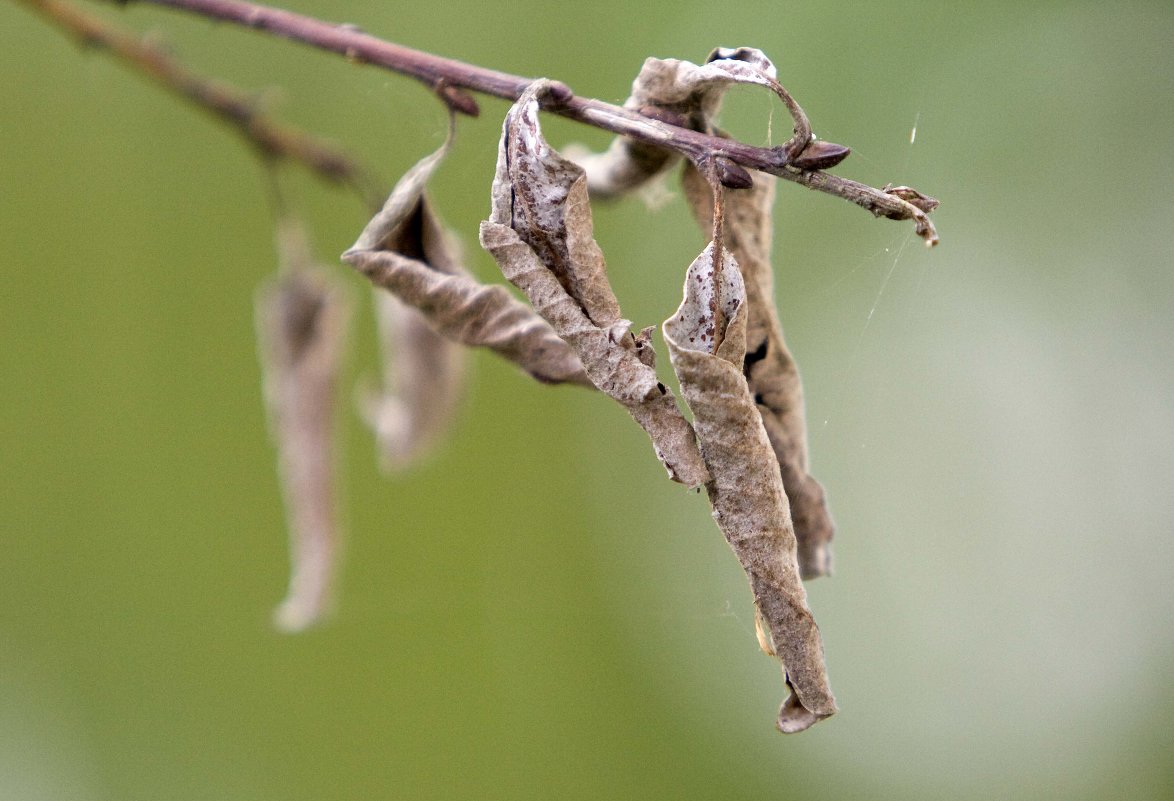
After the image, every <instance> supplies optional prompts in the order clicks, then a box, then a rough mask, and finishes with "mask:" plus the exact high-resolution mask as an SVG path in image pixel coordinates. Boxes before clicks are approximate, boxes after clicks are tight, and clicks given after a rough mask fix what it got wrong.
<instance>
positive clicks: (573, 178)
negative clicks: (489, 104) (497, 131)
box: [481, 81, 708, 487]
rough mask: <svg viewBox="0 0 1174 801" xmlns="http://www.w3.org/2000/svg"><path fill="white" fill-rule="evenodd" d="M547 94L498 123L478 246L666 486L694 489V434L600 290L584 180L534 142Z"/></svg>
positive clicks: (699, 471) (646, 347) (606, 289)
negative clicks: (623, 415) (626, 425)
mask: <svg viewBox="0 0 1174 801" xmlns="http://www.w3.org/2000/svg"><path fill="white" fill-rule="evenodd" d="M546 87H547V84H545V83H544V82H542V81H536V82H535V83H534V84H532V85H531V86H530V87H529V88H528V89H527V90H526V91H525V92H524V93H523V94H522V96H521V98H519V100H518V102H517V103H516V104H515V105H514V106H513V108H511V109H510V111H509V113H508V114H507V115H506V119H505V123H504V125H503V130H502V138H501V144H500V146H499V148H498V160H497V174H496V176H495V177H494V181H493V190H492V199H493V208H492V212H491V216H490V219H489V220H487V221H485V222H483V223H482V224H481V245H482V247H484V248H485V249H486V250H487V251H489V252H490V253H491V254H492V255H493V257H494V259H495V260H496V261H497V263H498V265H499V266H500V267H501V269H502V272H503V273H504V274H505V277H506V278H507V279H508V280H509V281H510V282H511V283H512V284H514V285H515V286H516V287H518V288H519V289H520V290H522V292H523V293H524V294H525V295H526V297H527V298H529V300H530V302H531V303H532V304H533V306H534V308H535V309H536V310H537V311H538V313H539V314H541V315H542V317H543V318H545V319H546V320H547V321H548V322H549V323H550V325H551V326H552V327H553V328H554V330H555V332H556V333H557V334H558V335H559V336H560V337H562V338H563V339H564V340H565V341H566V342H567V343H569V344H570V346H571V348H572V349H573V350H574V351H575V353H576V354H577V355H578V357H579V360H580V361H581V362H582V364H583V368H584V369H585V370H586V372H587V375H588V376H589V377H590V379H591V381H592V383H593V384H594V385H595V386H596V387H597V388H598V389H600V390H602V391H603V392H605V393H607V394H608V395H610V396H611V397H612V398H614V399H615V400H617V401H618V402H619V403H620V404H622V405H623V406H624V408H626V409H627V410H628V412H629V413H630V414H631V415H632V417H633V418H634V419H635V420H636V422H637V423H639V424H640V425H641V427H643V428H644V430H645V431H646V432H648V435H649V436H650V437H651V438H652V443H653V446H654V448H655V449H656V453H657V456H658V457H659V458H660V460H661V462H662V463H663V464H664V466H665V468H666V469H667V470H668V473H669V476H670V477H671V478H672V479H673V480H675V481H680V482H681V483H683V484H685V485H686V486H690V487H696V486H700V485H701V484H703V483H705V481H706V479H707V477H708V475H707V473H706V471H705V466H704V464H703V463H702V461H701V456H700V454H699V453H698V451H697V443H696V441H695V439H694V435H693V430H692V428H691V427H690V426H689V424H688V423H687V422H686V421H685V419H684V417H683V416H682V415H681V413H680V410H679V409H678V408H677V404H676V399H675V398H674V397H673V394H672V392H670V391H669V390H668V388H666V387H665V386H664V385H663V384H661V383H660V382H659V381H658V380H657V377H656V371H655V370H654V369H653V368H652V367H651V364H652V359H653V354H652V346H651V343H650V342H649V341H648V338H647V337H646V336H642V337H640V338H637V337H635V336H634V335H633V334H632V332H631V331H630V330H629V327H630V325H631V323H630V322H629V321H627V320H624V319H622V318H621V316H620V308H619V303H618V302H617V301H616V299H615V295H614V294H613V293H612V290H611V286H610V284H609V283H608V281H607V275H606V272H605V269H604V262H603V255H602V253H601V252H600V250H599V246H598V245H597V244H596V243H595V240H594V238H593V233H592V221H591V207H590V205H589V203H588V198H587V181H586V176H585V175H584V173H583V170H582V169H581V168H579V167H578V166H577V165H575V164H574V163H573V162H570V161H568V160H567V159H565V158H563V157H562V156H560V155H559V154H558V153H557V152H556V151H555V150H554V149H552V148H551V147H550V146H549V145H548V144H547V142H546V140H545V139H544V138H543V137H542V130H541V128H540V126H539V124H538V97H539V95H540V93H542V92H543V91H545V89H546Z"/></svg>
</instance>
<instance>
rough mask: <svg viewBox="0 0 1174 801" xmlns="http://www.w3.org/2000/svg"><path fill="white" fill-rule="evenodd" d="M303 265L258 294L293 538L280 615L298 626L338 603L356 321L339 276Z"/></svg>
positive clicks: (282, 621)
mask: <svg viewBox="0 0 1174 801" xmlns="http://www.w3.org/2000/svg"><path fill="white" fill-rule="evenodd" d="M297 262H303V263H301V264H300V265H298V264H297ZM287 264H289V262H288V261H287ZM295 265H297V266H290V267H289V269H286V270H285V271H283V272H282V274H281V275H280V276H278V277H277V278H276V279H274V280H273V281H272V282H270V283H268V284H266V285H263V286H262V287H261V290H260V291H259V293H258V297H257V334H258V346H259V347H258V351H259V355H260V358H261V366H262V370H263V373H264V388H265V400H266V407H267V409H268V412H269V423H270V432H271V435H272V438H273V440H274V443H275V445H276V446H277V451H278V473H279V476H280V478H281V485H282V494H283V497H284V500H285V509H286V517H287V521H288V528H289V538H290V562H291V570H290V579H289V589H288V591H287V593H286V597H285V600H284V601H282V603H281V604H280V606H278V608H277V609H276V610H275V612H274V618H273V619H274V623H275V624H276V626H277V627H278V628H280V629H282V630H284V631H288V632H295V631H301V630H303V629H305V628H308V627H309V626H311V625H313V624H315V623H317V622H319V621H320V620H321V618H322V617H323V615H324V614H325V613H326V611H327V609H328V606H329V603H330V600H331V598H330V595H331V587H332V585H333V579H334V573H335V564H336V562H337V559H338V550H339V547H340V541H341V535H340V531H339V527H338V522H337V520H336V512H335V494H334V492H335V490H334V484H335V478H334V407H335V400H336V395H337V390H338V382H339V371H340V368H341V365H342V358H343V353H344V351H345V346H346V334H347V326H348V322H349V319H350V303H349V300H348V298H347V296H346V293H345V291H344V290H343V289H342V288H341V287H340V286H339V285H337V284H336V283H334V281H333V279H332V278H331V277H330V275H329V273H327V272H326V271H324V270H320V269H318V268H314V267H311V266H308V265H306V264H305V263H304V260H302V259H298V260H296V261H295Z"/></svg>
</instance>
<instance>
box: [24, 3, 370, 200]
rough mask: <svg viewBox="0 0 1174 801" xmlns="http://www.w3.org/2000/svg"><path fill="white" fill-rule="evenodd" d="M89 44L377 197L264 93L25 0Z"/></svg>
mask: <svg viewBox="0 0 1174 801" xmlns="http://www.w3.org/2000/svg"><path fill="white" fill-rule="evenodd" d="M19 2H21V3H24V4H25V5H26V6H28V7H30V8H31V9H33V10H35V11H36V12H38V13H39V14H40V15H41V16H42V17H44V18H45V19H46V20H48V21H49V22H50V23H52V24H53V25H55V26H57V27H58V28H61V29H63V30H65V31H67V32H69V33H72V34H73V35H74V36H76V37H77V38H78V39H79V41H80V42H81V44H82V45H83V46H89V47H99V48H102V49H104V50H106V51H107V52H109V53H111V54H112V55H114V56H116V57H117V58H118V59H119V60H120V61H122V63H123V64H126V65H127V66H129V67H132V68H134V69H136V70H138V71H139V72H140V73H142V74H143V75H146V76H147V77H149V78H151V79H152V80H153V81H155V82H156V83H157V84H159V85H160V86H162V87H163V88H164V89H167V90H168V91H170V92H172V93H173V94H176V95H178V96H180V97H182V98H184V99H185V100H188V101H189V102H191V103H193V104H194V105H196V106H197V107H198V108H201V109H203V110H204V111H206V112H208V113H209V114H211V115H212V116H214V117H216V118H217V119H219V120H221V121H223V122H226V123H228V124H229V125H231V126H232V127H233V128H235V129H236V130H237V132H238V133H240V134H241V136H242V137H244V139H245V140H246V141H248V142H249V143H250V144H251V145H253V146H254V147H255V148H257V150H258V151H259V152H260V153H261V154H262V155H263V156H265V157H266V158H273V159H287V160H289V161H295V162H298V163H300V164H302V165H304V166H305V167H306V168H308V169H310V170H312V171H313V172H314V173H316V174H317V175H319V176H321V177H322V178H325V179H327V180H330V181H334V182H337V183H342V184H346V185H349V186H351V187H353V188H354V189H355V190H356V191H358V192H359V193H360V194H361V195H363V196H364V197H365V198H368V199H370V198H371V197H374V194H373V193H374V190H375V188H376V186H377V182H376V181H375V180H374V178H373V176H371V175H370V173H369V172H368V171H367V170H366V169H364V168H363V167H362V166H360V165H359V164H358V163H357V162H356V161H355V160H354V159H352V158H351V157H350V156H348V155H347V154H346V153H344V152H342V151H341V150H340V149H338V148H337V147H335V146H334V145H332V144H330V143H329V142H326V141H324V140H322V139H319V138H317V137H315V136H313V135H311V134H309V133H306V132H304V131H301V130H299V129H297V128H294V127H292V126H289V125H284V124H281V123H278V122H276V121H275V120H273V119H271V118H270V117H269V116H268V115H266V114H265V113H264V111H263V110H262V108H261V107H260V104H259V102H258V98H257V97H255V96H253V95H250V94H249V93H247V92H244V91H242V90H240V89H237V88H236V87H234V86H230V85H228V84H226V83H224V82H222V81H218V80H213V79H210V78H205V77H203V76H200V75H197V74H196V73H195V72H193V71H192V70H190V69H188V68H187V67H185V66H184V65H183V64H181V63H180V62H179V61H178V60H176V59H175V57H174V56H172V55H171V54H170V53H168V52H167V50H166V49H164V48H163V47H161V46H159V45H156V44H152V43H151V42H149V41H147V40H145V39H142V38H140V37H138V36H136V35H134V34H131V33H129V32H127V31H124V30H122V29H120V28H118V27H117V26H114V25H111V24H109V23H108V22H106V21H105V20H103V19H100V18H98V17H96V16H92V15H90V14H87V13H85V12H83V11H81V10H79V9H77V8H76V7H74V6H73V5H72V4H71V3H68V2H62V0H19Z"/></svg>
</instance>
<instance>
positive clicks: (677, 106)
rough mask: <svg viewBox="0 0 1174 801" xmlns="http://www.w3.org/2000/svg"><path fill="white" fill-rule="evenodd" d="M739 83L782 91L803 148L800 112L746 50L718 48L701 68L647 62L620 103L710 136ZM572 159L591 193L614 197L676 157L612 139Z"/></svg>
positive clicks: (770, 67)
mask: <svg viewBox="0 0 1174 801" xmlns="http://www.w3.org/2000/svg"><path fill="white" fill-rule="evenodd" d="M739 83H743V84H755V85H758V86H765V87H767V88H769V89H771V90H772V91H774V92H776V93H780V92H781V94H780V95H779V96H780V97H781V98H783V100H784V102H786V103H787V105H788V109H789V110H792V113H795V112H797V113H798V114H799V115H800V116H799V118H797V127H798V128H803V129H805V130H801V131H798V135H799V137H800V138H801V139H802V144H803V145H804V146H805V145H806V144H807V141H808V140H809V139H810V129H809V127H808V126H807V123H806V117H803V116H802V110H800V109H799V108H798V106H797V105H795V104H794V101H793V100H791V98H790V96H789V95H787V94H786V90H784V89H783V88H782V87H781V86H779V84H778V80H777V72H776V71H775V67H774V64H772V63H771V61H770V59H769V58H767V57H766V54H765V53H763V52H762V51H761V50H756V49H754V48H751V47H739V48H718V49H716V50H714V51H713V53H711V54H710V56H709V60H708V61H707V62H706V63H705V64H700V65H699V64H694V63H692V62H689V61H682V60H679V59H675V58H667V59H661V58H649V59H646V60H645V61H644V66H643V67H642V68H641V69H640V74H639V75H637V76H636V79H635V80H634V81H633V82H632V94H631V95H630V96H629V97H628V99H627V100H626V101H625V102H624V108H627V109H631V110H633V111H639V112H641V113H643V114H646V115H648V116H651V117H655V118H658V119H661V120H663V121H666V122H671V123H673V124H675V125H679V126H681V127H686V128H692V129H693V130H695V131H701V132H703V133H711V132H712V123H713V119H714V117H715V116H716V115H717V113H718V111H719V110H720V109H721V103H722V99H723V97H724V95H725V92H726V90H727V89H728V88H730V87H731V86H732V85H734V84H739ZM792 106H793V108H792ZM799 149H802V148H801V147H800V148H799ZM575 158H576V160H577V161H578V162H579V163H580V164H581V165H582V166H583V168H584V169H585V170H586V172H587V182H588V186H589V188H590V189H591V194H592V195H593V196H595V197H614V196H618V195H622V194H624V193H626V192H629V191H631V190H633V189H636V188H637V187H639V186H641V185H643V184H644V183H645V182H647V181H648V180H650V179H651V178H654V177H656V176H658V175H661V174H662V173H664V172H665V171H666V170H667V169H668V168H670V167H671V166H672V165H673V164H675V163H676V162H677V161H678V160H679V159H680V156H679V154H676V153H673V152H671V151H669V150H665V149H663V148H659V147H655V146H653V145H648V144H644V143H642V142H637V141H635V140H633V139H628V138H626V137H617V138H616V139H615V140H613V141H612V143H611V145H610V146H609V147H608V149H607V150H606V151H604V152H603V153H598V154H591V153H585V152H584V153H582V154H580V152H579V151H576V152H575Z"/></svg>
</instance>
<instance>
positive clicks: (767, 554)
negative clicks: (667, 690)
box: [663, 243, 836, 733]
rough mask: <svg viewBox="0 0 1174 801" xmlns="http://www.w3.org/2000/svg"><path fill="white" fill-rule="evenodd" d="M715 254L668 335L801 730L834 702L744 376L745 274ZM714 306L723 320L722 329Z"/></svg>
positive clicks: (716, 499)
mask: <svg viewBox="0 0 1174 801" xmlns="http://www.w3.org/2000/svg"><path fill="white" fill-rule="evenodd" d="M713 256H714V247H713V244H712V243H711V244H710V245H709V246H708V247H706V249H705V250H704V251H703V252H702V253H701V255H700V256H698V257H697V259H696V260H695V261H694V262H693V264H692V265H690V267H689V271H688V273H687V275H686V278H685V297H684V300H683V301H682V303H681V306H680V308H679V309H677V312H676V314H674V315H673V316H672V317H670V318H669V319H668V320H666V321H665V323H664V326H663V331H664V337H665V341H666V342H667V343H668V347H669V358H670V359H671V360H672V364H673V370H674V371H675V372H676V374H677V378H678V379H679V381H680V383H681V394H682V395H683V396H684V398H685V401H686V403H688V405H689V409H690V410H691V411H692V412H693V424H694V426H695V427H696V431H697V439H698V441H699V443H700V446H701V453H702V456H703V457H704V459H705V465H706V467H707V468H708V469H709V472H710V475H711V476H712V479H711V480H710V481H709V482H708V483H707V484H706V487H705V488H706V491H707V493H708V494H709V500H710V504H711V505H712V506H713V516H714V519H715V520H716V521H717V524H718V527H719V528H720V529H721V531H722V534H723V535H724V536H725V538H726V541H727V542H729V544H730V547H731V548H732V549H733V551H734V553H735V554H736V555H737V557H738V561H739V562H740V563H741V565H742V569H743V570H745V571H746V575H747V577H748V578H749V580H750V588H751V590H752V592H753V594H754V602H755V607H756V610H757V613H758V615H760V616H761V619H762V621H763V622H764V624H765V629H766V633H768V634H769V637H768V636H765V634H764V635H761V639H762V641H763V646H764V650H767V651H768V653H769V652H771V651H773V652H774V653H776V654H777V655H778V657H779V658H780V659H781V660H782V663H783V671H784V678H785V680H786V682H787V684H788V686H789V687H790V688H791V690H792V695H791V697H789V698H788V699H787V700H786V701H785V702H784V703H783V705H782V707H781V709H780V710H779V717H778V722H777V725H778V727H779V729H780V730H781V731H783V732H786V733H791V732H797V731H802V730H803V729H806V728H807V727H809V726H811V725H812V724H813V723H815V722H817V721H818V720H820V719H822V718H825V717H828V716H829V715H832V714H834V713H835V712H836V702H835V698H834V697H833V695H832V692H831V688H830V687H829V685H828V680H827V673H826V670H825V668H824V659H823V643H822V640H821V639H820V634H819V628H818V627H817V626H816V625H815V620H814V618H813V617H812V616H811V612H810V610H809V609H808V608H807V593H806V591H805V590H804V589H803V583H802V581H801V580H800V578H799V570H798V564H797V561H796V552H795V533H794V529H793V527H792V524H791V517H790V509H789V506H788V503H787V496H786V494H785V493H784V491H783V485H782V481H781V478H780V476H779V471H778V469H777V468H776V464H777V463H776V461H775V457H774V453H773V451H772V450H771V446H770V442H769V441H768V440H767V436H766V431H765V430H764V428H763V424H762V418H761V416H760V415H759V414H758V410H757V409H756V408H755V404H754V398H753V396H752V395H751V393H750V389H749V388H748V387H747V384H746V379H745V377H744V376H743V374H742V361H743V356H744V355H745V353H746V321H747V311H748V309H747V306H748V304H747V302H746V294H745V288H744V286H743V282H742V277H741V275H740V273H739V271H738V270H737V269H736V265H735V259H734V257H733V256H732V255H731V254H730V253H728V252H727V253H726V254H725V256H724V258H723V259H722V260H721V264H722V265H723V266H724V269H721V270H720V272H719V270H718V267H717V266H715V264H714V258H713ZM715 273H717V274H716V275H715ZM715 309H717V310H719V313H718V317H719V318H720V319H724V320H725V321H726V325H725V327H724V330H720V329H719V327H718V324H717V320H715V311H714V310H715ZM715 342H717V343H718V344H717V347H716V350H715V349H714V344H715ZM767 646H769V648H768V647H767Z"/></svg>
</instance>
